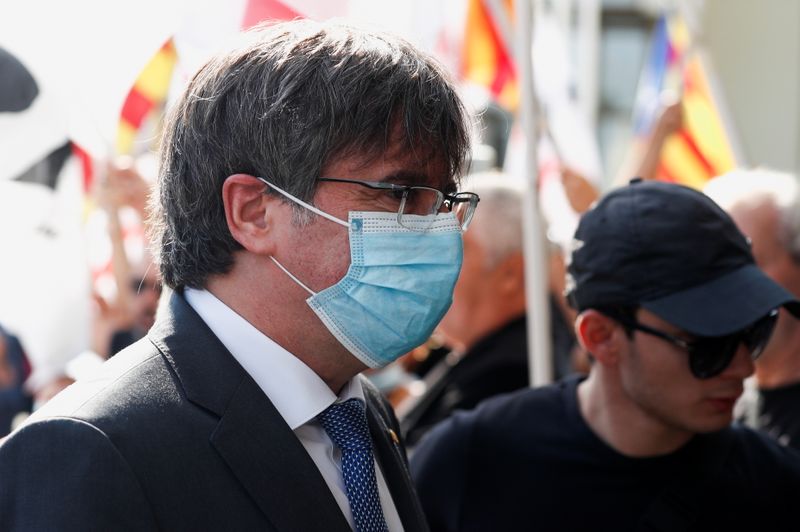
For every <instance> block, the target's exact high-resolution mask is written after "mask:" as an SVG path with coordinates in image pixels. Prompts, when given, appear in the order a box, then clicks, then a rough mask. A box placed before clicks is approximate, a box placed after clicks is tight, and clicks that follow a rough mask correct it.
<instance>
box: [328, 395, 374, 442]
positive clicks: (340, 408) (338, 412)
mask: <svg viewBox="0 0 800 532" xmlns="http://www.w3.org/2000/svg"><path fill="white" fill-rule="evenodd" d="M317 419H319V420H320V422H321V423H322V427H323V428H324V429H325V432H327V433H328V436H330V438H331V440H332V441H333V443H335V444H336V445H337V446H338V447H339V448H340V449H342V450H348V451H358V450H365V449H371V448H372V445H371V441H372V440H371V439H370V436H369V428H368V427H367V416H366V412H365V409H364V403H362V402H361V401H359V400H358V399H348V400H347V401H344V402H341V403H333V404H332V405H331V406H329V407H328V408H326V409H325V410H324V411H323V412H322V413H321V414H320V415H318V416H317Z"/></svg>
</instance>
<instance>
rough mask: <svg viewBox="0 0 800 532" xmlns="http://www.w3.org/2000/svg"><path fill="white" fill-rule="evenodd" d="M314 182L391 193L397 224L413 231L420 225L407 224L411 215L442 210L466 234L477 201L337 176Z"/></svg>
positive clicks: (472, 196) (470, 194) (473, 197)
mask: <svg viewBox="0 0 800 532" xmlns="http://www.w3.org/2000/svg"><path fill="white" fill-rule="evenodd" d="M317 181H326V182H331V183H353V184H356V185H361V186H364V187H367V188H371V189H374V190H385V191H387V193H389V194H391V195H392V196H393V198H394V199H395V200H396V201H399V202H400V206H399V208H398V210H397V222H398V223H399V224H400V225H402V226H403V227H405V228H406V229H411V230H413V231H420V230H421V229H420V227H421V226H420V225H419V224H414V223H410V222H411V220H412V218H411V217H412V216H416V215H422V216H425V215H428V214H436V213H438V212H439V211H440V210H441V209H442V207H444V208H445V209H447V210H448V211H449V212H453V213H455V215H456V218H457V219H458V222H459V223H460V224H461V230H462V231H466V230H467V227H469V223H470V222H471V221H472V216H473V215H474V214H475V208H476V207H477V206H478V202H479V201H480V198H479V197H478V195H477V194H475V193H473V192H458V193H456V194H445V193H444V192H442V191H441V190H437V189H435V188H431V187H422V186H416V185H396V184H394V183H382V182H374V181H359V180H356V179H341V178H338V177H320V178H318V179H317Z"/></svg>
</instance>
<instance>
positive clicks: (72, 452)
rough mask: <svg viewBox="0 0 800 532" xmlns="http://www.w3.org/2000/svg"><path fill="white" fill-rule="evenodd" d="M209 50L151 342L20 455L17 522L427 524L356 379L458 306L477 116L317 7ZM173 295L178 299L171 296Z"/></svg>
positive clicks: (164, 254) (410, 62) (168, 177)
mask: <svg viewBox="0 0 800 532" xmlns="http://www.w3.org/2000/svg"><path fill="white" fill-rule="evenodd" d="M244 38H245V40H244V42H242V43H241V44H240V45H239V46H237V47H235V48H233V49H231V50H229V51H227V52H223V53H220V54H218V55H216V56H215V57H213V58H211V59H210V60H209V61H208V62H207V63H206V64H205V65H204V66H202V67H201V68H200V70H199V71H198V72H197V73H196V74H195V75H194V77H193V78H192V80H191V81H190V82H189V83H188V85H187V87H186V88H185V90H184V91H183V93H182V94H181V95H180V97H179V98H178V99H177V101H176V102H175V104H174V106H173V107H172V109H171V110H170V112H169V115H168V116H167V119H166V122H165V126H164V135H163V138H162V144H161V164H160V170H159V178H158V183H157V187H156V193H155V195H154V198H153V202H152V204H151V205H152V207H153V213H152V217H151V218H150V223H151V224H152V225H151V230H152V234H153V240H152V241H153V243H154V247H155V249H156V250H157V251H158V254H157V262H158V264H159V269H160V272H161V279H162V282H163V283H164V285H165V286H166V287H167V288H168V289H169V294H168V299H167V300H166V301H164V302H163V303H162V305H161V306H160V307H159V311H158V315H157V316H156V323H155V325H154V326H153V327H152V328H151V329H150V331H149V332H148V334H147V337H145V338H142V339H141V340H139V341H137V342H136V343H134V344H133V345H131V346H129V347H127V348H126V349H124V350H123V351H122V352H120V353H117V354H116V355H114V357H112V358H111V359H110V360H108V361H107V362H105V363H104V365H103V367H102V368H101V369H100V371H99V372H98V373H97V374H96V375H95V376H94V378H93V379H88V380H79V381H78V382H76V383H75V384H74V385H73V386H70V387H69V388H68V389H67V390H65V391H64V392H62V393H61V394H59V396H57V397H55V398H54V399H52V400H51V401H50V402H49V403H48V404H47V405H46V406H44V407H43V408H41V409H40V410H38V411H37V412H35V413H34V414H33V416H31V418H29V420H28V422H27V423H25V424H24V425H23V426H22V427H21V428H19V429H17V431H15V432H14V433H13V434H12V435H11V436H10V437H9V438H8V439H7V440H6V441H5V442H4V443H3V444H2V445H0V529H2V530H4V531H5V530H9V531H16V530H26V531H27V530H86V529H96V530H302V531H307V532H313V531H320V532H321V531H326V532H336V531H341V532H344V531H350V530H358V531H373V530H375V531H386V530H388V531H396V530H408V531H412V530H413V531H418V530H420V531H422V530H426V529H427V525H426V523H425V519H424V516H423V514H422V512H421V508H420V506H419V501H418V500H417V498H416V494H415V492H414V489H413V486H412V483H411V479H410V477H409V474H408V469H407V462H406V459H405V454H404V449H403V445H402V440H401V439H400V438H399V436H398V434H399V432H400V429H399V426H398V425H397V420H396V418H395V417H394V415H393V413H392V411H391V408H390V407H389V406H388V404H387V403H386V402H385V401H384V400H383V399H382V397H381V396H380V394H379V393H378V392H377V390H375V388H374V387H372V386H370V385H369V384H368V382H367V381H366V379H364V378H362V377H361V376H360V375H359V374H360V373H361V372H362V371H363V370H365V369H366V368H368V367H370V368H377V367H382V366H385V365H387V364H389V363H390V362H392V361H393V360H395V359H396V358H397V357H399V356H401V355H402V354H404V353H407V352H408V351H410V350H411V349H412V348H413V347H415V346H417V345H419V344H421V343H423V342H424V341H425V340H426V339H427V338H428V337H429V336H430V335H431V332H432V331H433V329H434V327H435V326H436V324H437V323H438V322H439V320H440V319H441V317H442V316H443V315H444V313H445V312H446V310H447V308H448V306H449V305H450V301H451V298H452V291H453V287H454V286H455V282H456V279H457V277H458V271H459V269H460V266H461V255H462V241H461V238H462V232H463V231H464V230H465V229H466V228H467V226H468V225H469V222H470V220H471V218H472V215H473V213H474V212H475V209H476V207H477V205H478V201H479V198H478V197H477V195H475V194H472V193H469V192H459V191H458V182H459V179H460V177H461V174H462V173H463V170H464V167H465V162H466V157H467V154H468V153H469V138H470V136H469V123H468V119H467V114H466V112H465V110H464V107H463V105H462V103H461V100H460V98H459V96H458V94H457V92H456V90H455V87H454V85H453V83H452V82H451V81H450V79H449V77H448V76H447V75H446V73H445V71H444V69H443V68H442V67H441V66H440V65H439V64H438V63H436V62H435V61H434V60H433V59H432V58H431V57H430V56H428V55H426V54H424V53H422V52H421V51H419V50H418V49H416V48H415V47H413V46H412V45H411V44H409V43H408V42H406V41H404V40H402V39H401V38H399V37H396V36H393V35H390V34H385V33H379V32H374V31H368V30H364V29H358V28H355V27H350V26H346V25H343V24H341V23H336V22H326V23H318V22H314V21H310V20H295V21H291V22H285V23H278V24H273V25H270V26H267V27H263V26H262V27H259V28H256V29H255V30H253V31H251V32H248V33H247V34H246V35H245V36H244ZM165 296H167V294H165Z"/></svg>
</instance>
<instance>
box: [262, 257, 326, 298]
mask: <svg viewBox="0 0 800 532" xmlns="http://www.w3.org/2000/svg"><path fill="white" fill-rule="evenodd" d="M269 258H270V259H272V262H274V263H275V264H276V265H277V266H278V268H280V269H281V270H283V273H285V274H286V275H288V276H289V277H290V278H291V279H292V281H294V282H295V283H297V284H298V285H300V287H301V288H303V289H304V290H305V291H306V292H308V293H309V294H311V295H312V296H315V295H317V293H316V292H314V291H313V290H311V289H310V288H309V287H307V286H306V285H304V284H303V282H302V281H300V279H298V278H297V277H295V276H294V275H292V274H291V272H290V271H289V270H287V269H286V268H284V267H283V264H281V263H280V262H278V259H276V258H275V257H273V256H272V255H270V257H269Z"/></svg>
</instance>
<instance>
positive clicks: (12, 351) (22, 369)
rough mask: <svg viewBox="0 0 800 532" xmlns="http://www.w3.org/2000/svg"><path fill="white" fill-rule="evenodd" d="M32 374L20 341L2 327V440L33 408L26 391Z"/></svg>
mask: <svg viewBox="0 0 800 532" xmlns="http://www.w3.org/2000/svg"><path fill="white" fill-rule="evenodd" d="M30 373H31V367H30V363H29V362H28V358H27V357H26V356H25V351H23V349H22V344H20V342H19V339H18V338H17V337H16V336H14V335H13V334H11V333H9V332H8V331H6V330H4V329H3V328H2V327H0V438H2V437H3V436H6V435H7V434H8V433H9V432H11V429H12V428H13V424H14V421H15V418H17V416H19V415H25V414H28V413H30V411H31V409H32V408H33V398H32V396H31V394H30V393H28V392H27V390H26V389H25V379H27V378H28V376H29V375H30Z"/></svg>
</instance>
